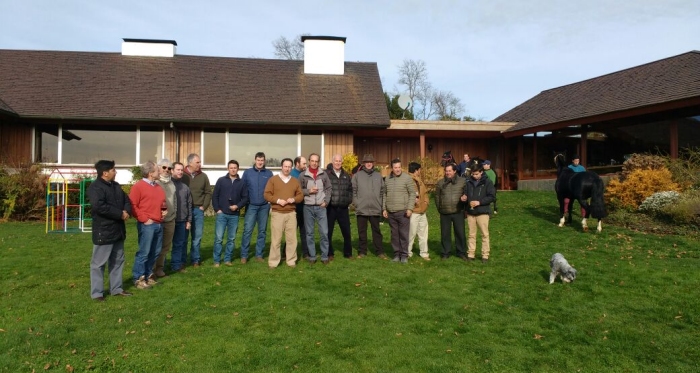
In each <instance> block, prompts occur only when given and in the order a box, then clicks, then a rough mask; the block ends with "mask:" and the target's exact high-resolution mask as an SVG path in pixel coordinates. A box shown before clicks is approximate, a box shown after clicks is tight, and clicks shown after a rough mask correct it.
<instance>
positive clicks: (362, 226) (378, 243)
mask: <svg viewBox="0 0 700 373" xmlns="http://www.w3.org/2000/svg"><path fill="white" fill-rule="evenodd" d="M368 221H369V224H370V225H371V226H372V244H374V253H375V254H377V255H382V254H384V247H383V246H382V238H383V237H382V231H381V230H379V216H365V215H357V235H358V238H359V239H360V248H359V249H358V250H357V251H359V253H360V254H362V255H367V222H368ZM462 228H464V224H462Z"/></svg>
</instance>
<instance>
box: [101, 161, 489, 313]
mask: <svg viewBox="0 0 700 373" xmlns="http://www.w3.org/2000/svg"><path fill="white" fill-rule="evenodd" d="M265 161H266V158H265V154H264V153H262V152H259V153H256V154H255V159H254V164H253V167H250V168H248V169H247V170H245V171H244V172H243V175H242V176H239V174H238V171H239V168H240V165H239V163H238V162H237V161H235V160H231V161H229V162H228V165H227V174H226V175H225V176H222V177H220V178H219V179H218V180H217V181H216V184H215V185H214V188H213V192H212V190H211V185H210V182H209V179H208V177H207V175H206V174H205V173H203V172H202V171H201V161H200V158H199V156H198V155H197V154H190V155H189V156H188V157H187V165H186V166H185V165H183V164H182V163H179V162H175V163H171V162H170V161H169V160H167V159H162V160H161V161H159V162H158V163H154V162H150V161H149V162H146V163H145V164H143V165H142V166H141V172H142V176H143V178H142V179H141V180H139V181H138V182H136V183H135V184H134V185H133V186H132V187H131V191H130V193H129V195H128V196H127V195H126V193H125V192H123V191H122V189H121V186H120V185H119V184H118V183H117V182H116V181H115V176H116V169H115V164H114V162H113V161H107V160H101V161H98V162H97V163H96V164H95V169H96V171H97V175H98V177H97V179H96V180H95V181H94V182H93V183H92V184H91V185H90V187H89V188H88V197H89V201H90V203H91V205H92V217H93V232H92V235H93V255H92V260H91V264H90V273H91V276H90V277H91V296H92V298H93V299H96V300H98V301H104V299H105V298H104V288H103V287H104V285H103V277H104V268H105V266H106V265H109V280H110V281H109V283H110V289H109V291H110V294H112V295H115V296H129V295H132V294H131V293H130V292H127V291H125V290H124V289H123V288H122V278H121V273H122V269H123V265H124V240H125V238H126V228H125V222H126V221H127V220H128V219H129V218H130V217H134V218H135V219H136V221H137V222H136V227H137V232H138V250H137V252H136V254H135V260H134V265H133V269H132V280H133V282H134V286H135V287H136V288H137V289H147V288H149V287H151V286H153V285H155V284H157V283H158V278H161V277H165V276H166V273H165V271H164V266H165V259H166V256H167V253H168V252H169V250H170V248H171V247H172V254H171V261H170V264H171V269H172V270H173V271H176V272H183V271H186V269H185V267H186V266H187V262H188V259H189V264H190V265H191V266H193V267H199V266H200V265H201V256H200V246H201V238H202V232H203V227H204V211H205V210H207V209H208V208H209V206H210V205H211V206H212V207H213V209H214V211H215V213H216V223H215V224H216V225H215V229H214V236H215V237H214V249H213V261H214V266H215V267H219V266H220V265H221V263H222V262H223V264H224V265H227V266H231V265H232V260H233V252H234V250H235V237H236V234H237V230H238V223H239V217H240V211H241V209H243V208H244V207H245V208H246V213H245V216H244V224H243V235H242V239H241V248H240V261H241V263H242V264H245V263H247V262H248V260H249V250H250V246H251V244H252V235H253V231H254V229H255V227H256V225H257V237H256V241H255V244H254V245H255V254H254V259H255V260H256V261H258V262H264V261H265V260H264V258H263V253H264V248H265V247H264V246H265V241H266V238H267V237H266V235H267V223H268V217H269V218H270V224H271V227H270V228H271V229H270V230H271V243H270V252H269V257H268V260H267V263H268V266H269V267H270V268H271V269H272V268H275V267H277V266H278V265H279V264H280V263H281V261H282V260H284V261H285V263H286V264H287V265H288V266H290V267H295V266H296V263H297V230H299V231H300V237H301V246H302V256H303V259H305V260H307V261H308V262H309V263H311V264H313V263H316V261H317V260H318V259H319V256H320V261H321V262H322V263H323V264H328V263H329V262H330V261H332V260H334V258H335V251H334V248H333V245H332V236H333V231H334V227H335V224H336V223H337V224H338V226H339V227H340V231H341V234H342V236H343V252H342V253H343V256H344V257H345V258H347V259H354V258H355V257H354V256H353V248H352V242H351V234H350V215H349V207H350V205H351V204H352V205H354V207H355V215H356V217H357V229H358V238H359V247H358V249H357V256H356V257H357V258H362V257H364V256H366V255H367V253H368V246H369V242H368V237H367V228H368V225H369V227H370V229H371V232H372V244H373V248H374V250H373V251H374V254H375V255H377V256H378V257H380V258H382V259H389V257H388V256H387V255H386V254H385V253H384V248H383V243H382V241H383V236H382V233H381V230H380V220H381V218H382V217H384V218H385V219H387V220H388V222H389V225H390V229H391V246H392V249H393V261H394V262H399V263H404V264H405V263H407V262H408V258H409V257H411V256H412V254H413V253H412V252H411V250H410V249H411V247H412V246H413V242H414V240H415V238H416V237H418V243H419V245H418V246H419V249H420V256H421V258H423V259H424V260H430V256H429V253H428V220H427V217H426V212H427V209H428V205H429V197H428V193H427V188H426V185H425V184H424V183H423V181H422V180H421V177H420V169H421V165H420V164H418V163H415V162H412V163H410V164H409V165H408V171H409V172H408V174H407V173H405V172H403V169H402V163H401V160H399V159H394V160H392V161H391V173H390V174H389V175H388V176H386V177H382V175H381V173H380V172H379V171H377V170H375V168H374V164H375V160H374V157H373V156H372V155H371V154H366V155H365V156H364V157H363V158H362V160H361V162H360V165H361V166H360V167H359V168H358V170H357V172H356V173H355V174H354V175H351V174H348V173H347V172H346V171H345V170H343V168H342V163H343V158H342V156H341V155H340V154H336V155H334V156H333V159H332V163H331V164H329V166H328V167H327V168H326V169H323V168H322V167H320V156H319V155H318V154H315V153H312V154H310V155H309V157H308V165H307V159H306V158H304V157H302V156H300V157H297V158H296V159H294V160H292V159H291V158H285V159H283V160H282V162H281V171H280V173H279V174H277V175H273V173H272V172H271V171H270V170H268V169H267V168H266V167H265ZM483 172H484V169H483V168H481V167H477V168H475V169H473V170H471V174H470V176H469V177H468V178H464V177H460V176H458V173H457V165H455V164H452V165H447V166H445V177H444V178H443V179H441V180H440V181H439V182H438V185H437V190H436V194H435V198H436V202H437V207H438V211H439V212H440V226H441V233H442V234H441V238H442V246H443V250H442V258H443V259H446V258H448V257H449V255H450V251H451V244H452V240H451V235H450V228H451V227H454V233H455V239H456V246H457V248H456V252H457V256H458V257H460V258H463V259H465V260H473V259H474V255H475V250H476V229H477V227H478V228H479V229H480V230H481V233H482V261H484V262H486V261H487V260H488V256H489V236H488V219H489V216H490V214H491V209H490V204H491V203H492V202H494V201H495V188H494V184H493V182H491V181H490V180H489V179H488V178H487V177H483V178H482V177H481V175H482V174H483ZM464 206H468V208H466V209H464ZM465 216H466V218H467V219H468V222H469V232H470V233H469V252H468V256H467V255H466V254H465V250H464V241H465V240H464V235H465V234H464V219H465ZM460 219H461V220H460ZM316 227H318V237H319V239H318V245H319V246H318V249H319V251H320V255H319V253H318V252H317V250H316V242H317V240H316ZM460 227H461V228H460ZM460 229H461V230H460ZM188 235H189V236H191V245H190V252H189V257H188V255H187V239H188ZM224 235H225V238H224ZM283 236H284V238H285V239H284V241H285V242H284V249H283V248H282V237H283ZM282 251H284V255H282Z"/></svg>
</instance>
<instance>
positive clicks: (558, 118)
mask: <svg viewBox="0 0 700 373" xmlns="http://www.w3.org/2000/svg"><path fill="white" fill-rule="evenodd" d="M688 98H700V52H699V51H691V52H687V53H684V54H681V55H678V56H674V57H669V58H665V59H662V60H659V61H654V62H650V63H647V64H645V65H641V66H637V67H633V68H629V69H626V70H622V71H618V72H614V73H611V74H607V75H603V76H599V77H597V78H593V79H588V80H584V81H582V82H578V83H573V84H569V85H565V86H562V87H558V88H553V89H549V90H546V91H543V92H541V93H540V94H538V95H537V96H535V97H533V98H531V99H529V100H528V101H525V102H524V103H522V104H520V105H518V106H517V107H515V108H513V109H511V110H509V111H508V112H506V113H504V114H502V115H500V116H499V117H498V118H496V119H494V122H518V124H516V125H515V126H513V127H511V128H510V129H508V130H507V131H505V133H508V132H515V131H521V132H522V131H523V130H526V129H532V131H529V132H530V133H532V132H535V131H536V129H535V128H536V127H540V126H544V125H548V124H555V123H560V122H567V121H571V120H574V119H579V118H587V117H592V116H596V115H600V114H605V113H611V112H617V111H622V110H628V109H632V108H639V107H645V106H651V105H657V104H662V103H668V102H673V101H678V100H683V99H688Z"/></svg>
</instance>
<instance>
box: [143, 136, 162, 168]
mask: <svg viewBox="0 0 700 373" xmlns="http://www.w3.org/2000/svg"><path fill="white" fill-rule="evenodd" d="M139 138H140V141H139V164H143V163H146V161H154V162H158V161H160V160H161V159H162V158H163V129H161V128H149V127H141V130H140V135H139Z"/></svg>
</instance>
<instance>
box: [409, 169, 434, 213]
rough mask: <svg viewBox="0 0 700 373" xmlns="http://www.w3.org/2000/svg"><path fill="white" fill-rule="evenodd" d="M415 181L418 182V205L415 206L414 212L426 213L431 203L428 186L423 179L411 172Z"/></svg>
mask: <svg viewBox="0 0 700 373" xmlns="http://www.w3.org/2000/svg"><path fill="white" fill-rule="evenodd" d="M411 178H412V179H413V183H414V184H416V196H417V198H416V199H415V201H416V205H415V206H413V213H414V214H425V212H426V211H428V204H429V203H430V198H429V197H428V187H426V186H425V183H424V182H423V180H421V179H420V178H419V177H416V176H415V175H413V174H411Z"/></svg>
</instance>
